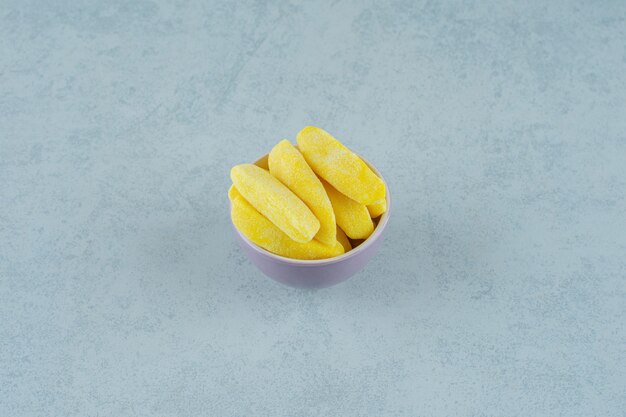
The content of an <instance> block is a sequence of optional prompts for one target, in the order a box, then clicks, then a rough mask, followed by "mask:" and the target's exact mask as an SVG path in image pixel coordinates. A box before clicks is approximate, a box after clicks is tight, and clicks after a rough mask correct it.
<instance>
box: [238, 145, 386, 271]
mask: <svg viewBox="0 0 626 417" xmlns="http://www.w3.org/2000/svg"><path fill="white" fill-rule="evenodd" d="M268 155H269V152H268V153H266V154H264V155H262V156H261V157H259V158H257V159H256V160H255V161H254V162H253V164H256V163H257V162H259V161H260V160H262V159H263V158H265V157H267V156H268ZM357 155H358V154H357ZM358 156H359V158H361V159H362V160H363V162H365V163H366V164H367V166H368V167H369V168H370V169H371V170H372V171H374V173H375V174H376V175H378V177H379V178H380V179H381V180H383V183H385V190H386V191H387V192H386V194H385V200H386V201H387V210H386V211H385V212H384V213H383V214H382V215H381V216H380V219H379V220H378V225H376V228H375V229H374V232H373V233H372V234H371V235H370V236H369V237H368V238H367V239H365V240H364V241H363V243H361V244H360V245H359V246H358V247H357V248H356V249H352V250H350V251H348V252H345V253H343V254H341V255H339V256H334V257H332V258H326V259H294V258H287V257H285V256H280V255H276V254H275V253H272V252H270V251H268V250H265V249H263V248H262V247H260V246H258V245H256V244H254V243H253V242H251V241H250V240H249V239H248V238H247V237H246V236H244V235H243V234H242V233H241V232H240V231H239V230H238V229H237V227H235V225H234V224H233V223H232V216H230V215H229V217H230V222H231V224H232V225H233V229H234V230H235V233H237V234H238V235H239V237H240V238H241V239H242V241H243V242H245V243H246V244H247V245H248V246H249V247H251V248H252V250H254V251H255V252H257V253H258V254H259V255H261V256H265V257H268V258H271V259H273V260H275V261H278V262H281V263H284V264H289V265H298V266H305V267H313V266H321V265H329V264H334V263H337V262H341V261H345V260H347V259H349V258H351V257H353V256H356V255H358V254H359V253H360V252H363V251H365V250H366V248H367V247H369V246H371V245H373V244H374V242H375V241H376V240H378V239H379V238H380V236H381V235H382V233H383V231H384V230H385V228H386V227H387V223H389V214H390V213H391V192H390V190H389V184H388V183H387V181H385V178H384V177H383V176H382V174H381V173H380V171H378V169H377V168H376V167H375V166H374V165H373V164H372V163H370V162H369V161H368V160H367V159H365V158H363V157H362V156H361V155H358ZM230 208H231V210H232V203H231V204H230Z"/></svg>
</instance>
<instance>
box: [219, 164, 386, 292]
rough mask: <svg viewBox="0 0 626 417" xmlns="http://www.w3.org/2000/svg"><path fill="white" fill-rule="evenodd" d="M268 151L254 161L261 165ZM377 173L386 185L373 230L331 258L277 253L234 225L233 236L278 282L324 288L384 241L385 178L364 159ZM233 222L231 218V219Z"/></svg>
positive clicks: (353, 269)
mask: <svg viewBox="0 0 626 417" xmlns="http://www.w3.org/2000/svg"><path fill="white" fill-rule="evenodd" d="M266 158H267V155H264V156H263V157H261V158H259V159H258V160H257V161H256V162H255V163H256V164H257V165H263V163H264V162H263V161H267V159H266ZM363 160H364V161H365V163H366V164H367V165H368V166H369V167H370V168H371V169H372V170H373V171H374V172H375V173H376V175H378V176H379V177H380V178H381V179H382V180H383V181H384V182H385V186H386V188H387V211H386V212H384V213H383V214H382V216H380V219H379V221H378V225H377V226H376V229H375V230H374V233H372V235H371V236H370V237H368V238H367V239H366V240H365V241H364V242H363V243H361V244H360V245H359V246H357V247H356V248H355V249H352V250H351V251H349V252H347V253H344V254H343V255H340V256H336V257H334V258H328V259H320V260H313V261H308V260H300V259H292V258H285V257H284V256H278V255H275V254H273V253H271V252H268V251H266V250H265V249H263V248H261V247H259V246H257V245H255V244H254V243H252V242H250V241H249V240H248V238H246V237H245V236H244V235H242V234H241V233H240V232H239V230H237V228H236V227H235V226H234V225H233V230H234V231H235V238H236V240H237V242H238V243H239V246H241V248H242V249H243V251H244V252H245V254H246V255H247V256H248V258H249V259H250V260H251V261H252V263H253V264H254V265H256V267H257V268H259V269H260V270H261V272H263V273H264V274H265V275H267V276H268V277H270V278H272V279H273V280H275V281H278V282H280V283H281V284H285V285H288V286H290V287H296V288H324V287H330V286H332V285H335V284H339V283H340V282H343V281H345V280H347V279H348V278H350V277H351V276H353V275H354V274H356V273H357V272H359V271H360V270H362V269H363V267H365V265H366V264H367V263H368V262H369V260H370V259H371V258H372V257H373V256H374V254H375V253H376V251H377V250H378V247H379V246H380V244H381V243H382V241H383V234H384V232H385V228H386V227H387V223H388V222H389V215H390V213H391V196H390V192H389V186H388V185H387V182H386V181H385V179H384V178H383V176H382V175H380V172H378V170H377V169H376V167H374V166H373V165H372V164H370V163H369V162H368V161H366V160H365V159H363ZM231 224H232V221H231Z"/></svg>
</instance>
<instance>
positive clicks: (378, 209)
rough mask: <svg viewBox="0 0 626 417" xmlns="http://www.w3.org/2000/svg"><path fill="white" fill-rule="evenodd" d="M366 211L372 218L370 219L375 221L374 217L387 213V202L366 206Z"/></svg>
mask: <svg viewBox="0 0 626 417" xmlns="http://www.w3.org/2000/svg"><path fill="white" fill-rule="evenodd" d="M367 211H369V212H370V216H372V219H375V218H376V217H378V216H380V215H381V214H383V213H384V212H386V211H387V202H386V201H385V200H383V201H381V202H379V203H376V204H368V206H367Z"/></svg>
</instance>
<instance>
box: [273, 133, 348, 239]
mask: <svg viewBox="0 0 626 417" xmlns="http://www.w3.org/2000/svg"><path fill="white" fill-rule="evenodd" d="M269 169H270V174H272V175H273V176H274V177H276V178H277V179H278V180H279V181H280V182H282V183H283V184H285V185H286V186H287V188H289V189H290V190H291V191H293V193H294V194H295V195H297V196H298V197H300V199H301V200H302V201H304V203H305V204H306V205H307V206H308V207H309V209H311V211H312V212H313V214H314V215H315V217H317V219H318V220H319V222H320V228H319V230H318V232H317V234H316V235H315V239H317V240H319V241H320V242H322V243H324V244H326V245H334V243H335V242H336V241H337V237H336V235H337V231H336V223H335V213H334V212H333V206H331V204H330V200H329V199H328V195H326V191H325V190H324V186H323V185H322V183H321V182H320V180H319V178H317V176H316V175H315V173H314V172H313V171H312V170H311V167H309V165H308V164H307V163H306V161H305V160H304V157H303V156H302V154H301V153H300V152H299V151H298V150H297V149H296V148H294V146H293V145H292V144H291V143H289V141H287V140H282V141H280V142H278V144H277V145H276V146H274V148H273V149H272V151H271V152H270V155H269Z"/></svg>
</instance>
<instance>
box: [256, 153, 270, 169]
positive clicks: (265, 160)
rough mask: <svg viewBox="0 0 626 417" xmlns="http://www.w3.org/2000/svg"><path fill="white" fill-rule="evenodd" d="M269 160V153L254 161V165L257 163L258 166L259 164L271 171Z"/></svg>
mask: <svg viewBox="0 0 626 417" xmlns="http://www.w3.org/2000/svg"><path fill="white" fill-rule="evenodd" d="M267 161H268V156H267V155H263V156H262V157H261V159H259V160H258V161H256V162H255V163H254V165H256V166H258V167H261V168H263V169H265V170H267V171H269V169H270V166H269V165H268V162H267Z"/></svg>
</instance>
